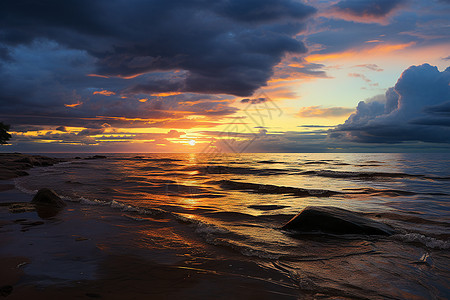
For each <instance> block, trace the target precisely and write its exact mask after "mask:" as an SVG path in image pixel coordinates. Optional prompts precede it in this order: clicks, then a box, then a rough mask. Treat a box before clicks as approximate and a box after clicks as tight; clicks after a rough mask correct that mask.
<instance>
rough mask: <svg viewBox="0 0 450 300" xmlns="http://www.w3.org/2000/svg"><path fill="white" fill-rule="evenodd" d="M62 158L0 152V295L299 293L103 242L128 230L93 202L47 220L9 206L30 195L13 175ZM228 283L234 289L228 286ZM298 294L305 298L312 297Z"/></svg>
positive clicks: (112, 296)
mask: <svg viewBox="0 0 450 300" xmlns="http://www.w3.org/2000/svg"><path fill="white" fill-rule="evenodd" d="M88 159H92V158H88ZM63 161H67V160H62V159H57V158H47V157H43V156H34V155H25V154H18V153H14V154H0V172H2V170H8V171H9V172H7V173H6V175H5V173H3V176H2V177H1V179H0V220H1V221H0V263H1V265H2V268H1V271H0V298H2V297H5V299H12V300H14V299H17V300H19V299H20V300H21V299H31V298H33V299H38V300H39V299H46V300H47V299H55V300H56V299H61V298H66V299H80V298H82V299H148V298H151V299H167V298H170V299H172V298H180V297H186V296H187V297H188V298H195V299H201V298H209V297H215V298H219V299H225V298H227V299H228V298H230V297H231V298H234V299H251V298H259V299H272V298H276V299H293V298H297V297H298V296H299V295H298V291H297V292H296V291H295V290H292V287H285V286H284V285H283V284H280V283H278V282H267V281H264V280H262V279H260V278H256V277H248V276H242V275H241V274H239V273H237V274H235V273H234V272H230V273H228V272H227V273H223V272H219V273H217V272H216V271H215V268H214V267H212V266H209V267H208V264H206V265H203V264H202V265H200V266H191V265H189V264H187V263H186V260H185V258H181V259H179V260H177V261H172V262H169V263H161V262H155V261H153V260H152V258H151V256H148V254H147V255H141V254H140V253H139V252H138V251H137V252H131V253H126V252H124V251H123V250H120V249H119V250H117V249H108V247H107V246H106V248H104V245H105V243H104V241H105V240H113V239H115V238H117V236H121V237H122V238H125V239H126V238H127V237H132V236H130V232H129V231H128V230H126V229H121V228H120V226H115V224H113V223H111V222H109V221H108V220H106V221H105V220H99V219H98V218H96V216H97V215H96V214H95V211H96V210H97V209H100V208H99V207H91V206H88V207H84V206H80V205H79V204H78V203H76V202H70V201H66V203H67V207H66V208H64V209H63V210H62V211H61V212H60V213H58V214H57V215H56V216H52V217H50V218H45V217H44V218H42V217H41V216H40V215H39V214H38V211H36V210H23V211H13V210H11V209H10V205H11V204H12V203H29V202H31V200H32V198H33V196H32V195H30V194H26V193H24V192H22V191H20V190H18V189H16V188H15V186H14V182H13V179H14V178H16V177H19V176H24V175H25V174H24V173H22V171H23V170H27V169H31V168H32V167H35V166H51V165H53V164H55V163H59V162H63ZM19 171H20V172H19ZM22 174H23V175H22ZM41 188H44V187H41ZM86 210H87V211H86ZM104 213H105V214H107V215H108V214H109V213H110V212H108V211H105V212H104ZM113 213H115V212H113ZM106 219H108V217H106ZM122 242H123V241H122V240H119V243H122ZM150 254H151V253H150ZM224 263H226V264H227V262H224ZM230 286H234V287H236V288H235V289H233V290H230V289H229V287H230ZM224 291H226V292H225V293H224ZM304 296H306V297H310V298H312V297H311V296H312V295H304Z"/></svg>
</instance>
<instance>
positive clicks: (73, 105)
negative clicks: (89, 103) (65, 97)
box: [64, 101, 83, 107]
mask: <svg viewBox="0 0 450 300" xmlns="http://www.w3.org/2000/svg"><path fill="white" fill-rule="evenodd" d="M81 104H83V102H80V101H78V102H77V103H73V104H64V106H65V107H77V106H80V105H81Z"/></svg>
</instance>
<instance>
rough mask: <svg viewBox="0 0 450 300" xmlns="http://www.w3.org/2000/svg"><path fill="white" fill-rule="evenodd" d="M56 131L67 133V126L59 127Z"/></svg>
mask: <svg viewBox="0 0 450 300" xmlns="http://www.w3.org/2000/svg"><path fill="white" fill-rule="evenodd" d="M55 130H58V131H62V132H67V128H66V127H65V126H58V127H56V129H55Z"/></svg>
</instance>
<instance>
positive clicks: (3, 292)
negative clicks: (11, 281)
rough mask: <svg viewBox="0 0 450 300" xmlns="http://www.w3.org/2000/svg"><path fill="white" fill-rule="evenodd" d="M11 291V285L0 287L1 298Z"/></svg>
mask: <svg viewBox="0 0 450 300" xmlns="http://www.w3.org/2000/svg"><path fill="white" fill-rule="evenodd" d="M12 291H13V287H12V286H11V285H4V286H2V287H0V295H1V296H3V297H6V296H8V295H9V294H11V293H12Z"/></svg>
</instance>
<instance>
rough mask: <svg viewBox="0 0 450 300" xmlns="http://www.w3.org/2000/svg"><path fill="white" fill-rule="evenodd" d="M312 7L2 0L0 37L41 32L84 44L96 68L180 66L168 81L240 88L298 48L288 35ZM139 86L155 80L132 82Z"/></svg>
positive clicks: (24, 38)
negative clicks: (179, 72)
mask: <svg viewBox="0 0 450 300" xmlns="http://www.w3.org/2000/svg"><path fill="white" fill-rule="evenodd" d="M314 11H315V10H314V8H312V7H310V6H306V5H304V4H301V3H299V2H297V1H293V0H264V1H255V0H248V1H238V0H234V1H225V0H223V1H214V2H211V1H206V0H193V1H181V0H180V1H162V0H158V1H143V0H134V1H125V0H113V1H106V0H100V1H87V0H80V1H75V0H69V1H57V0H47V1H34V2H33V1H25V0H6V1H2V2H1V4H0V20H1V21H0V28H1V29H0V42H1V43H3V44H5V45H8V46H10V47H11V46H16V45H20V44H30V43H32V42H33V41H35V40H36V38H41V39H42V38H45V39H48V40H51V41H55V42H57V43H58V44H60V45H63V46H64V47H66V48H68V49H78V50H83V51H85V52H86V53H87V54H88V55H89V56H90V57H93V58H95V65H96V69H95V70H93V72H95V73H97V74H102V75H108V76H110V75H114V76H134V75H137V74H141V73H146V72H153V71H164V70H166V71H167V70H185V71H186V72H187V73H186V77H185V78H183V79H181V80H180V81H179V82H178V83H177V84H176V85H175V86H171V87H170V88H171V89H174V90H177V91H181V92H202V93H226V94H234V95H240V96H245V95H250V94H251V93H252V92H253V91H254V90H255V89H257V88H259V87H260V86H262V85H264V84H265V83H266V81H267V80H268V78H269V77H270V76H271V75H272V67H273V66H274V65H276V64H277V63H278V62H279V61H280V60H281V58H282V57H283V56H284V54H285V53H286V52H294V53H303V52H306V48H305V46H304V45H303V44H302V42H300V41H298V40H296V39H295V38H293V37H292V36H293V35H294V34H296V33H298V32H299V31H300V30H301V29H302V28H303V22H304V19H305V18H306V17H308V16H309V15H311V14H312V13H313V12H314ZM3 52H4V51H3ZM146 86H147V90H152V89H153V87H154V86H155V83H154V82H152V81H151V80H150V81H149V82H147V84H141V85H139V86H138V87H136V89H140V90H144V89H145V87H146ZM161 89H163V88H161Z"/></svg>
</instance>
